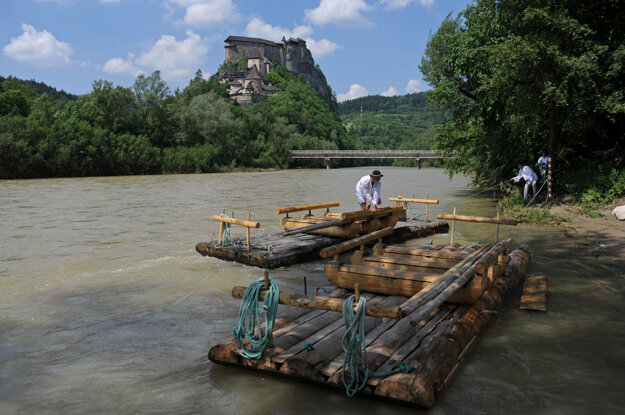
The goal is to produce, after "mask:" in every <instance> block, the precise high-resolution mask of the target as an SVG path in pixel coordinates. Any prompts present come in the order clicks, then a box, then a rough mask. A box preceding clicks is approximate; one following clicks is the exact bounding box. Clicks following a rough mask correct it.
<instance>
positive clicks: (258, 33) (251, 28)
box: [245, 17, 312, 42]
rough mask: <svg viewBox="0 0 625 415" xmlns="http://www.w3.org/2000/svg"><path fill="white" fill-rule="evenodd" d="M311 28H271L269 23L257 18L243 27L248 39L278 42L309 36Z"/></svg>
mask: <svg viewBox="0 0 625 415" xmlns="http://www.w3.org/2000/svg"><path fill="white" fill-rule="evenodd" d="M311 33H312V28H311V27H310V26H295V29H293V30H290V29H286V28H284V27H280V26H272V25H270V24H269V23H265V21H263V20H262V19H259V18H258V17H253V18H252V19H250V21H249V23H248V24H247V26H246V27H245V34H246V35H248V36H250V37H259V38H263V39H268V40H272V41H274V42H279V41H280V40H281V39H282V37H283V36H284V37H285V38H287V39H288V38H290V37H295V38H297V37H301V38H302V39H303V38H304V37H308V36H310V34H311Z"/></svg>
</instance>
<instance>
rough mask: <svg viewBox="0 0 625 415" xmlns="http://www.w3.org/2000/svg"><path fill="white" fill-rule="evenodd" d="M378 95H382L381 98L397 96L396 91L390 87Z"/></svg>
mask: <svg viewBox="0 0 625 415" xmlns="http://www.w3.org/2000/svg"><path fill="white" fill-rule="evenodd" d="M380 95H382V96H383V97H394V96H395V95H397V90H396V89H395V87H393V86H392V87H390V88H389V89H387V90H386V91H384V92H382V93H381V94H380Z"/></svg>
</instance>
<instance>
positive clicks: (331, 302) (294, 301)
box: [232, 271, 401, 319]
mask: <svg viewBox="0 0 625 415" xmlns="http://www.w3.org/2000/svg"><path fill="white" fill-rule="evenodd" d="M268 280H269V273H268V272H267V271H265V289H264V290H261V291H260V293H259V295H258V300H259V301H262V300H264V298H265V295H266V294H267V288H268V287H269V284H268ZM246 290H247V287H242V286H237V287H234V288H232V296H233V297H234V298H239V299H242V298H243V296H244V295H245V291H246ZM278 303H279V304H283V305H290V306H294V307H301V308H314V309H318V310H329V311H337V312H339V313H340V312H342V311H343V303H344V300H343V299H341V298H332V297H321V296H315V297H306V296H303V295H301V294H288V293H285V292H283V291H280V297H279V300H278ZM357 305H358V303H357V301H356V302H355V303H354V310H355V309H356V306H357ZM365 314H366V315H368V316H371V317H378V318H390V319H396V318H400V317H401V309H400V308H399V307H388V306H381V305H379V304H367V308H366V310H365Z"/></svg>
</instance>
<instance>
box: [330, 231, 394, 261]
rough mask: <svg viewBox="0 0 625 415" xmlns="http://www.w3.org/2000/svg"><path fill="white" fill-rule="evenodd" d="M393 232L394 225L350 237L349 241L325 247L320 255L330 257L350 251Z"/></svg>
mask: <svg viewBox="0 0 625 415" xmlns="http://www.w3.org/2000/svg"><path fill="white" fill-rule="evenodd" d="M392 233H393V228H392V227H388V228H384V229H380V230H378V231H375V232H371V233H369V234H367V235H363V236H358V237H356V238H353V239H350V240H349V241H345V242H341V243H338V244H336V245H332V246H329V247H327V248H323V249H322V250H321V251H319V255H320V256H321V258H328V257H330V256H334V255H338V254H340V253H342V252H346V251H349V250H351V249H354V248H356V247H359V246H362V245H364V244H366V243H368V242H372V241H375V240H376V239H379V238H383V237H385V236H387V235H390V234H392Z"/></svg>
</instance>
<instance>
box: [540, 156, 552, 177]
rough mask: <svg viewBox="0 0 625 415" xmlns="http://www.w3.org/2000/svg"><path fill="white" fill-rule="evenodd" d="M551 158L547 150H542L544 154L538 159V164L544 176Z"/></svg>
mask: <svg viewBox="0 0 625 415" xmlns="http://www.w3.org/2000/svg"><path fill="white" fill-rule="evenodd" d="M550 160H551V158H550V157H549V156H548V155H547V152H546V151H543V152H542V156H540V158H539V159H538V162H537V163H536V164H538V170H540V175H541V176H544V175H545V174H547V165H548V164H549V161H550Z"/></svg>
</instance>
